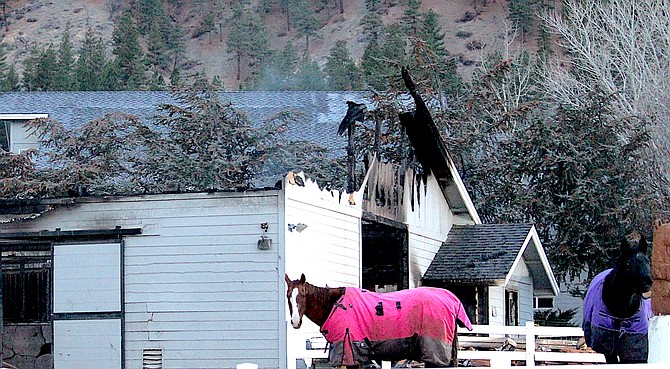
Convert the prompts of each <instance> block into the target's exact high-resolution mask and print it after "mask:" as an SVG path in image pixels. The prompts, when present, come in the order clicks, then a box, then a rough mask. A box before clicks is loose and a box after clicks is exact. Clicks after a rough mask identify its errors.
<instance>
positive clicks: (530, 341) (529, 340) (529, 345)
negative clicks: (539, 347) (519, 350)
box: [526, 320, 535, 368]
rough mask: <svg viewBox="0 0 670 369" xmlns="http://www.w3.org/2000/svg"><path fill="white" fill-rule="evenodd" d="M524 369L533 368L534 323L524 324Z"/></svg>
mask: <svg viewBox="0 0 670 369" xmlns="http://www.w3.org/2000/svg"><path fill="white" fill-rule="evenodd" d="M526 367H529V368H530V367H535V322H533V321H532V320H531V321H529V322H526Z"/></svg>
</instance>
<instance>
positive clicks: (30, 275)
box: [2, 253, 51, 323]
mask: <svg viewBox="0 0 670 369" xmlns="http://www.w3.org/2000/svg"><path fill="white" fill-rule="evenodd" d="M26 254H27V255H21V256H4V255H3V257H2V313H3V320H4V322H5V323H46V322H48V321H49V319H50V317H49V307H50V298H49V291H50V290H51V258H50V257H49V256H46V255H43V254H40V253H26ZM31 254H32V255H31Z"/></svg>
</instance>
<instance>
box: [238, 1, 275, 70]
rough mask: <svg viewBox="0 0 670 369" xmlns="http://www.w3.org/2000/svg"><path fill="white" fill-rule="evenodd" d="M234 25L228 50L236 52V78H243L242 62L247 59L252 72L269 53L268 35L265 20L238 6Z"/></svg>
mask: <svg viewBox="0 0 670 369" xmlns="http://www.w3.org/2000/svg"><path fill="white" fill-rule="evenodd" d="M233 22H234V23H233V27H232V29H231V30H230V34H229V36H228V44H227V46H228V52H229V53H232V54H234V55H235V56H234V57H235V59H236V63H237V74H236V79H237V80H238V81H240V80H241V70H242V62H243V61H246V62H247V65H248V66H249V67H250V68H251V71H252V74H254V73H255V72H256V69H257V68H259V67H260V66H261V65H262V63H263V61H264V59H265V57H266V56H268V55H269V53H270V51H269V46H268V43H269V41H268V35H267V29H266V28H265V24H264V22H263V21H262V20H261V19H259V18H258V17H257V16H255V15H254V14H252V13H251V12H249V11H248V9H247V8H246V7H243V6H236V7H235V9H234V11H233Z"/></svg>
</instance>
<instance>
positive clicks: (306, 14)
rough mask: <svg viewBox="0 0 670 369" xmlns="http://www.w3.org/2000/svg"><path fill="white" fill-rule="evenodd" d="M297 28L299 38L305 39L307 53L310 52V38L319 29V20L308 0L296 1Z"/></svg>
mask: <svg viewBox="0 0 670 369" xmlns="http://www.w3.org/2000/svg"><path fill="white" fill-rule="evenodd" d="M296 1H297V3H296V11H295V26H296V30H297V31H298V35H299V36H304V37H305V52H309V38H310V37H311V36H314V35H315V34H316V31H317V30H318V29H319V26H320V24H319V20H318V19H317V18H316V16H315V15H314V11H313V10H312V9H311V7H310V6H309V2H308V1H307V0H296Z"/></svg>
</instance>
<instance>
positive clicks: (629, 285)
mask: <svg viewBox="0 0 670 369" xmlns="http://www.w3.org/2000/svg"><path fill="white" fill-rule="evenodd" d="M636 238H639V241H638V242H637V246H634V245H632V244H634V242H629V241H628V239H626V238H624V239H623V240H622V241H621V255H620V256H619V259H618V261H617V263H616V265H615V266H614V268H612V269H608V270H605V271H603V272H601V273H600V274H598V275H597V276H595V277H594V278H593V281H591V284H590V285H589V289H588V291H587V293H586V297H585V299H584V320H583V322H582V328H583V329H584V338H585V339H586V344H587V345H589V346H590V347H591V348H593V349H594V350H595V351H596V352H599V353H601V354H604V355H605V359H606V361H607V363H608V364H614V363H619V362H621V363H646V362H647V354H648V347H649V345H648V342H647V330H648V320H649V319H650V318H651V315H652V314H651V303H650V300H648V299H647V298H648V297H649V296H650V294H649V291H651V284H652V279H651V268H650V263H649V258H648V257H647V255H646V254H647V241H646V240H645V238H644V236H639V235H637V237H636Z"/></svg>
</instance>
